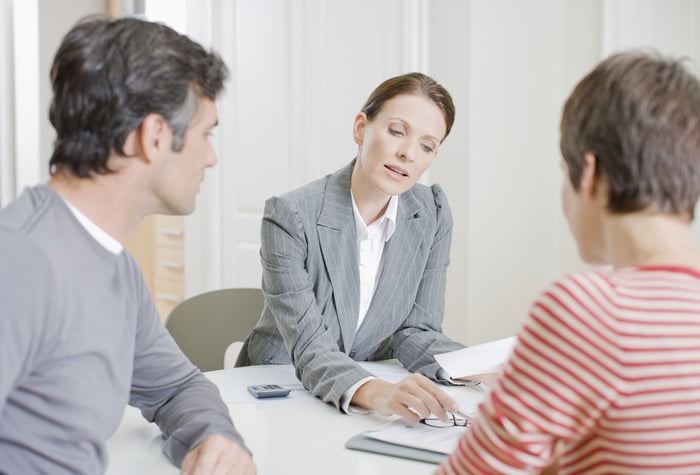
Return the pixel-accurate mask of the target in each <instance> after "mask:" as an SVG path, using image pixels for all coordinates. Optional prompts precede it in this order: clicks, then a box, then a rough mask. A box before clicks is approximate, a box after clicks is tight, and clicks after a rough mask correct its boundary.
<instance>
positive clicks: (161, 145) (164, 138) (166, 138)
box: [137, 114, 172, 162]
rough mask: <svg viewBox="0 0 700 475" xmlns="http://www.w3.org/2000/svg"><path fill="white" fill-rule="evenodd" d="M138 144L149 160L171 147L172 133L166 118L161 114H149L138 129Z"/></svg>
mask: <svg viewBox="0 0 700 475" xmlns="http://www.w3.org/2000/svg"><path fill="white" fill-rule="evenodd" d="M137 132H138V133H137V141H138V146H139V147H140V148H141V151H142V155H143V156H144V158H146V160H147V161H149V162H150V161H153V160H154V159H155V158H156V157H158V156H159V155H160V154H162V153H163V152H164V151H167V150H169V149H170V145H171V143H170V142H171V141H172V133H171V132H170V127H169V126H168V124H167V122H165V119H164V118H163V116H162V115H160V114H148V115H147V116H146V117H144V119H143V121H142V122H141V126H140V127H139V128H138V129H137Z"/></svg>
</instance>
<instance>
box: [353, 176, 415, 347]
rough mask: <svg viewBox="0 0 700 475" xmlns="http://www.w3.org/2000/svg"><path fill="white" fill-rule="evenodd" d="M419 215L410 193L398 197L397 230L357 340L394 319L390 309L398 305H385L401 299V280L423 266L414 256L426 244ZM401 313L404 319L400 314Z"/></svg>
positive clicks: (385, 257)
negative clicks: (417, 267) (380, 323)
mask: <svg viewBox="0 0 700 475" xmlns="http://www.w3.org/2000/svg"><path fill="white" fill-rule="evenodd" d="M420 211H421V204H420V202H419V201H418V200H417V199H416V198H415V196H414V195H413V193H412V192H411V190H409V191H406V192H404V193H402V194H401V195H400V196H399V209H398V213H397V215H396V229H395V231H394V234H393V235H392V236H391V239H389V241H387V242H386V244H385V246H384V265H383V268H382V271H381V273H380V274H379V276H378V279H379V283H378V285H377V289H376V290H375V292H374V296H373V297H372V302H371V303H370V306H369V309H367V317H366V318H365V319H364V320H363V322H362V325H361V326H360V330H359V331H358V338H364V337H368V336H371V335H372V333H373V332H374V331H375V329H376V328H374V327H376V325H377V323H376V322H379V320H384V323H388V322H387V319H391V318H393V314H394V313H396V312H394V311H392V310H391V309H398V308H400V307H401V305H399V304H395V305H387V302H392V301H393V300H395V299H397V298H400V296H402V295H404V293H405V288H404V287H405V282H404V278H405V277H406V276H408V275H412V274H414V273H415V272H414V271H413V269H412V267H413V266H415V265H418V263H420V262H422V259H419V258H418V256H417V253H418V252H420V250H421V247H422V245H423V242H424V241H425V233H426V228H427V227H426V226H425V219H426V217H425V216H424V215H423V214H422V213H421V212H420ZM377 309H381V312H382V315H374V312H377V311H378V310H377ZM387 310H388V311H387ZM401 313H402V315H403V312H401ZM403 316H405V315H403ZM373 322H374V323H373ZM365 323H367V325H365ZM367 332H369V334H368V333H367Z"/></svg>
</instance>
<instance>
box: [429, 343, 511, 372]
mask: <svg viewBox="0 0 700 475" xmlns="http://www.w3.org/2000/svg"><path fill="white" fill-rule="evenodd" d="M516 341H517V337H514V336H512V337H509V338H503V339H502V340H496V341H490V342H488V343H482V344H481V345H474V346H470V347H467V348H463V349H461V350H456V351H450V352H447V353H440V354H438V355H435V359H436V360H437V362H438V363H440V366H442V368H443V369H444V370H445V371H446V372H447V374H449V375H450V377H451V378H452V379H457V378H466V377H469V376H473V375H475V374H484V373H497V372H499V371H500V368H499V366H500V365H502V364H503V363H505V362H506V361H507V360H508V357H509V356H510V353H511V352H512V351H513V347H514V346H515V343H516Z"/></svg>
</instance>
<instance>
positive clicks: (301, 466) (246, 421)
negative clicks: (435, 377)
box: [107, 362, 483, 475]
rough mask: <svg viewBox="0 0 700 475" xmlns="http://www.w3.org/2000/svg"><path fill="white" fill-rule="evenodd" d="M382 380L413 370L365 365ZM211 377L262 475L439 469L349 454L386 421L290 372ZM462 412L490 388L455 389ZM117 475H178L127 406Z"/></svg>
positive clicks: (114, 446)
mask: <svg viewBox="0 0 700 475" xmlns="http://www.w3.org/2000/svg"><path fill="white" fill-rule="evenodd" d="M362 364H363V366H365V367H366V368H367V369H369V370H370V371H372V372H373V373H374V374H376V375H377V376H379V377H382V378H383V379H387V380H390V381H398V380H400V379H402V378H403V377H405V376H406V375H407V374H408V372H407V371H406V370H405V369H403V368H401V367H400V366H398V365H396V363H393V362H382V363H362ZM205 374H206V376H207V377H208V378H209V379H210V380H211V381H212V382H214V384H216V385H217V386H218V387H219V389H220V390H221V393H222V397H223V399H224V401H225V402H226V404H227V406H228V408H229V412H230V414H231V417H232V419H233V421H234V423H235V424H236V427H237V429H238V430H239V431H240V433H241V434H242V435H243V437H244V439H245V441H246V444H247V445H248V447H249V448H250V450H251V451H252V452H253V458H254V460H255V463H256V465H257V467H258V474H260V475H274V474H303V475H314V474H338V475H343V474H348V475H350V474H353V475H355V474H356V475H388V474H397V473H400V474H403V475H427V474H430V473H432V472H433V471H434V470H435V468H436V465H433V464H429V463H424V462H416V461H410V460H404V459H399V458H395V457H390V456H386V455H377V454H372V453H368V452H359V451H355V450H348V449H346V448H345V447H344V444H345V442H346V441H347V440H348V439H349V438H350V437H352V436H354V435H356V434H358V433H360V432H363V431H365V430H368V429H371V428H374V427H376V426H378V425H381V424H383V423H385V422H386V421H387V420H388V419H387V418H384V417H382V416H380V415H376V414H366V415H345V414H342V413H340V412H339V411H338V410H337V409H335V407H333V406H331V405H329V404H325V403H323V402H322V401H321V400H319V399H317V398H314V397H313V396H311V394H310V393H309V392H308V391H305V390H303V388H302V387H301V384H300V383H299V381H298V380H297V379H296V378H295V377H294V372H293V369H292V367H291V365H289V366H251V367H247V368H235V369H229V370H221V371H212V372H209V373H205ZM270 383H277V384H282V385H285V386H288V387H293V388H295V390H293V391H292V393H291V394H290V396H289V397H287V398H282V399H279V398H276V399H266V400H257V399H255V398H254V397H253V396H251V395H250V394H248V393H247V392H246V391H245V387H246V386H248V385H251V384H270ZM448 391H449V392H450V394H451V395H452V396H453V397H455V398H457V399H458V401H459V402H460V404H461V405H462V408H463V409H465V410H468V411H473V410H475V407H476V404H477V402H478V401H479V400H480V399H481V398H482V397H483V390H480V389H474V388H448ZM107 449H108V452H109V468H108V469H107V474H109V475H126V474H129V475H133V474H149V475H160V474H177V473H179V470H178V469H177V468H175V467H174V466H173V465H172V464H171V463H170V462H169V461H168V460H167V459H166V457H165V456H164V455H163V454H162V452H161V442H160V432H159V431H158V428H157V427H156V426H155V425H154V424H148V423H147V422H146V421H145V420H144V419H143V418H142V417H141V414H140V412H138V411H137V410H135V409H133V408H127V411H126V413H125V416H124V420H123V421H122V424H121V426H120V427H119V430H118V431H117V432H116V433H115V434H114V436H113V437H112V438H111V439H110V440H109V441H108V443H107Z"/></svg>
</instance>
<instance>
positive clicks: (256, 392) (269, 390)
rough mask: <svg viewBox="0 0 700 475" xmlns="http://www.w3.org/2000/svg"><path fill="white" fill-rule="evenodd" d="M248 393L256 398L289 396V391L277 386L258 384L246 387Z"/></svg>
mask: <svg viewBox="0 0 700 475" xmlns="http://www.w3.org/2000/svg"><path fill="white" fill-rule="evenodd" d="M248 392H250V394H252V395H253V396H255V397H257V398H265V397H285V396H288V395H289V389H287V388H283V387H282V386H280V385H278V384H260V385H257V386H248Z"/></svg>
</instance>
